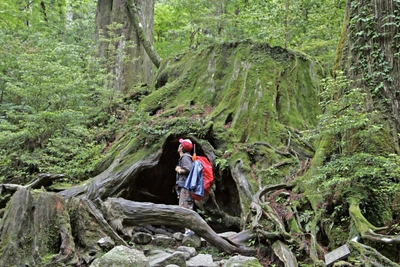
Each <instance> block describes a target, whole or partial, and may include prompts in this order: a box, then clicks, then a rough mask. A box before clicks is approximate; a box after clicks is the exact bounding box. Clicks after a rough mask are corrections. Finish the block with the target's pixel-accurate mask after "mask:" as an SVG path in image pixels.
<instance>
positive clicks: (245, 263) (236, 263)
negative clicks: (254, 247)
mask: <svg viewBox="0 0 400 267" xmlns="http://www.w3.org/2000/svg"><path fill="white" fill-rule="evenodd" d="M221 263H223V265H222V266H223V267H250V266H251V267H262V265H261V264H260V262H259V261H258V259H257V258H255V257H245V256H241V255H239V256H234V257H232V258H230V259H228V260H223V261H221Z"/></svg>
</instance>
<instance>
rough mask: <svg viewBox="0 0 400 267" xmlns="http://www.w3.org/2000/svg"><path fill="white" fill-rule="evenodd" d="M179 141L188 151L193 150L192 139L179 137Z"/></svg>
mask: <svg viewBox="0 0 400 267" xmlns="http://www.w3.org/2000/svg"><path fill="white" fill-rule="evenodd" d="M179 143H181V145H182V147H183V149H185V150H186V151H187V152H190V151H192V149H193V144H192V141H190V140H189V139H182V138H181V139H179Z"/></svg>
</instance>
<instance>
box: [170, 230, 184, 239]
mask: <svg viewBox="0 0 400 267" xmlns="http://www.w3.org/2000/svg"><path fill="white" fill-rule="evenodd" d="M172 237H173V238H175V239H176V240H178V241H182V240H183V238H184V237H185V236H184V234H182V233H180V232H176V233H174V234H173V235H172Z"/></svg>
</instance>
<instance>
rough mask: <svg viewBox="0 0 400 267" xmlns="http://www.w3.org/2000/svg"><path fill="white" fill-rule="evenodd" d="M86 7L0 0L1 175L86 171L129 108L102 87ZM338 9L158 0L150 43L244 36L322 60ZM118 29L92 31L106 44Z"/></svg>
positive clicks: (102, 62) (166, 48)
mask: <svg viewBox="0 0 400 267" xmlns="http://www.w3.org/2000/svg"><path fill="white" fill-rule="evenodd" d="M41 3H43V6H42V5H41ZM95 9H96V1H93V0H92V1H90V0H79V1H78V0H75V1H58V2H57V3H54V2H52V1H41V2H36V1H33V2H27V3H24V2H23V1H11V0H6V1H2V2H1V3H0V10H1V11H2V13H1V14H0V36H1V38H0V39H1V43H0V53H1V58H2V60H1V65H0V89H1V99H0V101H1V102H0V105H1V118H0V119H1V124H0V127H1V132H2V135H1V137H0V138H1V142H0V144H1V150H0V159H1V160H0V179H1V180H2V181H3V182H6V181H8V182H10V181H14V182H15V181H16V182H28V181H29V180H30V179H31V178H32V177H34V176H35V175H36V174H37V173H64V174H66V175H67V176H68V177H70V182H71V181H76V182H77V181H79V180H82V179H86V178H88V177H91V176H93V175H94V174H96V173H98V172H99V171H101V169H98V168H96V166H97V164H98V163H99V162H101V155H102V152H106V151H107V150H106V148H107V145H108V144H110V143H112V142H113V141H114V139H115V136H116V133H117V129H121V128H123V126H122V125H123V124H124V121H125V120H126V119H127V116H129V114H134V113H135V107H134V106H132V104H129V103H124V102H123V96H122V95H121V92H119V91H118V90H115V89H113V88H112V87H111V88H110V86H111V84H112V83H111V82H110V81H112V80H113V79H114V77H113V75H112V74H109V73H106V71H105V70H106V68H107V62H106V61H107V60H106V59H104V58H97V57H96V53H97V46H96V45H97V43H96V42H98V41H99V39H96V38H95V35H94V34H95V23H94V17H95ZM299 11H301V12H299ZM343 12H344V1H343V0H340V1H338V0H335V1H332V0H329V1H326V0H324V1H298V0H285V1H265V2H260V1H225V2H224V1H221V2H212V3H211V4H210V3H209V1H197V0H196V1H181V0H171V1H157V2H156V9H155V27H154V28H155V29H154V32H155V36H156V38H155V47H156V49H157V51H158V52H159V53H160V55H161V56H162V57H168V56H170V55H173V54H176V53H179V52H181V51H184V50H185V49H189V48H192V49H194V48H195V47H199V46H207V45H210V44H212V43H213V42H231V43H235V42H239V41H243V40H252V41H260V42H268V43H270V44H271V45H273V46H274V45H279V46H282V47H287V48H290V49H296V50H298V51H302V52H303V53H307V54H308V55H310V56H316V57H317V58H318V59H319V60H320V62H321V64H323V65H325V66H331V65H332V64H333V57H334V53H335V47H336V43H337V40H338V38H339V33H340V24H341V21H342V17H343ZM322 15H323V16H322ZM118 27H119V26H118V25H110V29H116V28H118ZM118 38H121V36H110V37H109V38H108V39H101V38H100V40H101V41H105V42H108V43H109V44H110V48H109V49H115V48H113V46H112V44H113V43H114V42H116V40H117V39H118ZM114 53H115V54H117V53H118V51H115V52H114ZM142 115H143V114H142ZM143 116H144V115H143ZM135 117H136V115H135Z"/></svg>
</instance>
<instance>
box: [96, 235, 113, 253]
mask: <svg viewBox="0 0 400 267" xmlns="http://www.w3.org/2000/svg"><path fill="white" fill-rule="evenodd" d="M97 245H99V247H101V249H102V250H103V251H110V250H111V249H112V248H113V247H115V243H114V241H113V240H112V239H111V237H109V236H106V237H103V238H101V239H100V240H99V241H97Z"/></svg>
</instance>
